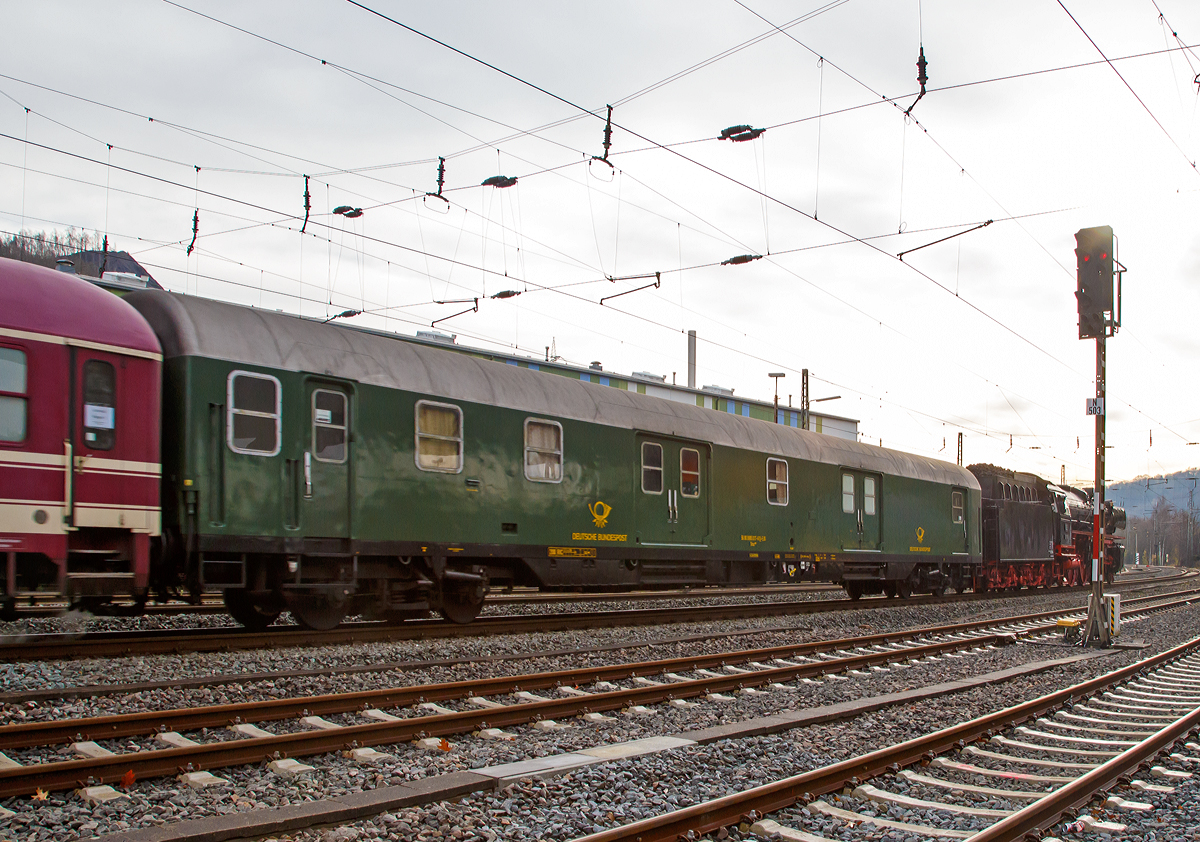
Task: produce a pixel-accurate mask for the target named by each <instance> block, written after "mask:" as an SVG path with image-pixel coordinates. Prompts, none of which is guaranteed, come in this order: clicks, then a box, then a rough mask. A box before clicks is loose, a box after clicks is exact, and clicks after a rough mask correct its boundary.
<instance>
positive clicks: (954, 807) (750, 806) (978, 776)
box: [579, 638, 1200, 842]
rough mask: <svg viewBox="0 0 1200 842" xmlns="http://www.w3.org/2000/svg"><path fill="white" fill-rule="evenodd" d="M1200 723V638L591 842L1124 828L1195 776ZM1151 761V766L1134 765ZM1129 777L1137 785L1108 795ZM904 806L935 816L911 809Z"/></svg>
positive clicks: (819, 839)
mask: <svg viewBox="0 0 1200 842" xmlns="http://www.w3.org/2000/svg"><path fill="white" fill-rule="evenodd" d="M1029 723H1033V724H1029ZM1198 726H1200V638H1197V639H1194V640H1192V641H1190V642H1188V643H1186V644H1183V645H1181V646H1177V647H1175V648H1173V649H1170V650H1168V651H1166V652H1163V653H1160V654H1159V655H1156V656H1153V657H1151V658H1147V659H1145V660H1143V661H1139V662H1137V663H1134V664H1131V665H1129V666H1126V667H1123V668H1120V669H1117V670H1114V671H1112V672H1110V673H1107V674H1106V675H1102V676H1100V677H1098V678H1094V679H1091V680H1089V681H1084V682H1081V683H1080V684H1077V685H1074V686H1072V687H1067V688H1065V689H1062V690H1058V691H1056V692H1053V693H1049V694H1046V695H1044V696H1042V697H1040V698H1037V699H1034V700H1032V701H1029V702H1026V703H1023V704H1019V705H1016V706H1014V707H1010V708H1007V709H1005V710H1002V711H998V712H996V713H993V714H990V715H987V716H982V717H979V718H976V719H973V720H971V721H969V722H964V723H961V724H958V725H954V726H951V727H948V728H944V729H942V730H940V731H937V732H935V733H932V734H928V735H926V736H923V737H919V738H917V739H913V740H909V741H907V742H904V743H900V744H898V745H894V746H891V747H888V748H885V749H881V750H878V751H874V752H871V753H869V754H865V755H861V756H858V757H855V758H851V759H849V760H846V761H843V762H840V763H835V764H832V765H829V766H826V767H823V768H820V769H815V770H812V771H809V772H805V773H803V774H800V775H795V776H793V777H790V778H786V779H783V780H779V781H776V782H774V783H769V784H766V785H764V786H760V787H756V788H754V789H751V790H747V791H745V792H741V793H737V794H734V795H730V796H727V797H724V798H720V799H716V800H713V801H707V802H704V803H700V804H696V805H693V806H690V807H686V808H683V809H680V810H677V811H675V812H672V813H667V814H663V815H660V816H656V817H654V818H651V819H646V820H643V821H640V822H636V823H634V824H630V825H626V826H623V827H618V828H613V829H610V830H605V831H602V832H599V833H594V834H592V835H589V836H586V837H582V838H581V839H580V840H579V842H633V841H634V840H637V842H667V841H668V840H670V842H675V840H684V839H698V838H699V837H700V836H701V835H703V834H705V833H712V832H714V831H719V830H720V829H721V828H724V827H728V826H733V825H741V826H742V828H743V830H748V831H751V832H753V833H754V834H756V835H757V836H758V837H761V838H768V839H781V840H792V842H825V840H831V839H837V840H840V841H841V842H854V840H859V839H862V840H867V839H878V838H880V834H884V833H889V832H894V833H896V834H897V835H898V836H899V835H903V836H904V838H910V835H911V836H912V837H920V838H935V839H970V840H972V842H1017V840H1023V839H1040V838H1042V835H1043V834H1046V833H1049V832H1051V830H1052V829H1053V828H1054V826H1055V825H1056V824H1057V823H1058V822H1060V821H1062V820H1064V818H1065V819H1066V820H1067V821H1070V822H1071V829H1072V830H1074V831H1084V830H1091V831H1099V832H1101V833H1105V834H1109V833H1120V832H1121V831H1123V830H1124V829H1125V828H1124V826H1123V825H1122V824H1121V822H1120V819H1119V816H1120V814H1121V813H1122V812H1123V811H1125V812H1127V811H1143V810H1149V809H1151V808H1152V805H1150V804H1147V803H1144V802H1142V801H1139V800H1138V796H1139V795H1141V796H1142V797H1145V796H1146V795H1148V794H1150V793H1155V794H1171V793H1172V792H1173V788H1174V785H1175V784H1177V783H1178V782H1180V781H1181V780H1186V779H1187V778H1190V777H1191V776H1192V773H1191V772H1189V771H1186V769H1188V768H1191V769H1196V768H1198V767H1200V756H1197V755H1200V744H1197V743H1195V742H1187V743H1186V744H1185V745H1184V746H1183V749H1184V751H1185V752H1190V754H1186V753H1181V752H1173V753H1171V754H1169V755H1167V754H1166V752H1168V751H1170V749H1171V747H1172V746H1174V745H1175V744H1177V743H1178V742H1180V741H1182V740H1185V739H1186V738H1187V737H1188V736H1189V735H1190V734H1192V732H1193V731H1194V730H1195V729H1196V728H1197V727H1198ZM1148 764H1154V765H1148ZM921 766H923V767H925V768H923V769H921V770H920V771H917V767H921ZM1139 770H1142V771H1141V774H1142V775H1143V776H1144V777H1147V778H1149V780H1137V779H1131V778H1132V776H1133V775H1134V774H1136V773H1138V772H1139ZM1118 785H1119V786H1120V789H1121V790H1122V792H1123V795H1122V794H1116V795H1111V796H1107V797H1106V796H1105V795H1102V793H1106V792H1107V791H1109V790H1110V789H1112V788H1114V787H1118ZM837 793H842V794H841V795H838V794H837ZM1097 799H1099V802H1097ZM1090 803H1095V807H1094V809H1093V810H1091V811H1088V812H1084V813H1082V814H1079V815H1078V818H1076V815H1077V813H1076V811H1078V810H1079V808H1081V807H1083V806H1085V805H1088V804H1090ZM985 804H987V805H989V806H984V805H985ZM895 811H903V812H904V813H907V814H908V815H909V816H913V815H915V816H917V817H920V819H921V822H920V823H917V822H914V821H907V820H906V821H897V820H896V819H894V818H892V816H891V815H890V814H891V813H893V812H895ZM1092 813H1108V814H1109V818H1108V819H1103V818H1102V819H1097V818H1095V817H1094V816H1093V815H1092ZM1127 814H1128V812H1127ZM825 834H828V835H825ZM1027 834H1028V835H1027Z"/></svg>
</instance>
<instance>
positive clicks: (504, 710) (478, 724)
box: [0, 600, 1187, 798]
mask: <svg viewBox="0 0 1200 842" xmlns="http://www.w3.org/2000/svg"><path fill="white" fill-rule="evenodd" d="M1186 601H1187V600H1181V601H1179V603H1167V604H1165V605H1156V606H1147V607H1144V608H1142V609H1139V611H1153V610H1161V609H1164V608H1167V607H1171V605H1174V604H1180V603H1182V602H1186ZM1056 613H1060V614H1061V613H1064V612H1056ZM980 622H986V621H980ZM977 624H978V623H972V624H958V625H977ZM992 624H993V625H1000V623H998V622H995V621H993V623H992ZM1045 628H1046V627H1045V626H1044V627H1040V628H1035V629H1029V630H1027V632H1026V633H1029V634H1032V633H1035V632H1037V631H1044V630H1045ZM938 631H940V632H942V633H945V632H944V630H942V629H939V630H938ZM904 634H905V633H892V634H890V635H875V636H871V638H868V639H874V640H876V645H878V642H881V641H882V639H884V638H887V637H892V638H897V637H903V636H904ZM909 634H911V633H909ZM1013 638H1014V635H1012V634H994V635H983V636H979V637H974V638H955V639H951V640H944V641H939V642H936V643H931V644H926V645H924V646H917V647H912V648H908V649H897V650H888V651H882V652H872V653H868V654H865V655H856V656H852V657H846V658H838V659H833V660H827V661H817V662H813V663H807V664H799V665H794V666H783V667H776V668H772V669H765V670H755V671H753V672H748V673H738V674H735V675H730V676H720V677H707V678H702V679H693V680H689V681H679V682H671V683H666V684H654V685H650V686H644V687H636V688H631V689H627V690H615V691H611V692H606V693H592V694H589V695H587V696H583V697H570V698H566V699H548V700H545V701H536V702H522V703H520V704H515V705H504V706H502V707H498V708H487V709H483V710H471V711H461V712H457V713H448V714H437V715H433V716H420V717H412V718H408V719H401V720H398V721H395V722H384V723H373V724H366V725H351V726H345V727H341V728H337V729H330V730H322V731H305V732H299V733H294V734H285V735H280V736H275V737H261V738H253V739H245V740H233V741H227V742H220V743H209V744H201V745H198V746H194V747H185V748H173V749H160V750H155V751H144V752H136V753H131V754H120V755H112V756H108V757H101V758H89V759H81V760H70V761H62V762H57V763H47V764H40V765H36V766H28V767H18V768H13V769H0V798H7V797H11V796H14V795H26V794H29V793H31V792H35V791H36V790H37V789H39V788H40V789H46V790H52V789H67V788H71V787H76V786H82V785H84V784H86V783H88V782H89V781H91V782H114V781H118V780H120V779H121V778H122V777H124V775H125V774H127V773H128V772H130V771H132V772H133V773H134V776H135V777H136V778H146V777H157V776H163V775H169V774H174V773H176V772H181V771H197V770H205V769H214V768H220V767H223V766H231V765H242V764H246V763H257V762H260V761H263V760H269V759H272V758H278V757H288V756H290V757H298V756H307V755H312V754H323V753H326V752H330V751H339V750H345V749H350V748H356V747H359V746H360V745H371V744H373V745H382V744H389V743H397V742H408V741H411V740H414V739H420V738H423V737H428V736H434V737H436V736H447V735H451V734H458V733H463V732H464V731H471V730H475V729H482V728H487V727H503V726H505V725H520V724H526V723H529V722H532V721H536V720H540V719H557V718H563V717H571V716H578V715H580V714H582V713H589V712H593V711H602V710H614V709H618V708H622V707H626V706H629V705H638V704H656V703H661V702H665V701H670V700H672V699H684V698H690V697H694V696H700V695H706V694H709V693H720V692H723V691H734V690H740V689H743V688H745V687H747V686H756V685H762V684H770V683H773V682H782V681H790V680H795V679H799V678H806V677H812V676H821V675H825V674H827V673H829V672H842V671H845V670H851V669H858V668H862V667H869V666H877V665H884V664H888V663H893V662H895V661H901V660H910V659H919V658H923V657H928V656H929V655H936V654H940V653H943V652H950V651H954V650H957V649H966V648H973V647H978V646H986V645H995V644H1001V643H1005V642H1011V641H1012V640H1013ZM854 640H855V639H852V640H850V641H844V643H846V644H849V643H851V642H854ZM857 642H858V644H859V645H860V646H861V645H865V643H864V639H863V638H859V639H857ZM804 646H810V647H814V646H815V647H820V646H825V647H828V646H829V642H812V643H809V644H798V645H792V646H787V647H772V648H771V649H766V650H745V651H744V652H742V653H722V654H717V655H711V656H700V658H684V659H672V660H671V661H660V662H654V663H647V664H623V665H617V666H614V667H607V668H606V667H599V668H596V667H593V668H587V669H583V670H577V671H569V672H560V673H548V674H545V675H532V676H512V677H506V678H498V679H488V680H485V681H483V682H454V683H447V684H443V685H427V686H425V687H412V688H399V689H396V690H381V691H367V692H366V693H365V694H352V695H353V697H354V707H353V708H352V709H361V708H362V707H364V706H368V705H369V704H370V702H369V701H367V702H366V704H364V698H362V697H371V696H373V697H374V700H375V703H376V704H380V705H388V704H389V703H388V702H387V701H386V699H388V698H395V699H396V700H397V701H394V702H391V706H395V705H396V704H399V703H405V704H411V703H412V702H414V701H418V700H421V699H422V698H424V699H425V700H428V699H430V698H431V697H432V698H441V699H447V698H460V697H462V696H463V695H466V694H467V693H473V694H479V695H488V694H493V695H494V694H497V693H504V692H515V691H516V690H518V689H529V688H530V687H533V688H535V689H544V688H546V687H554V686H561V685H562V684H563V683H564V682H563V680H562V676H563V675H567V674H571V673H574V675H575V677H576V678H577V679H578V683H584V682H591V681H596V680H603V676H604V675H605V672H604V671H605V670H615V671H619V672H618V673H613V674H612V675H613V677H629V676H632V675H640V674H659V673H661V672H663V671H664V664H671V663H674V664H675V665H676V668H679V669H690V668H698V665H699V662H701V661H703V662H706V663H708V664H709V665H723V663H724V662H726V661H728V660H732V659H734V657H735V655H742V656H746V655H748V656H749V657H754V658H764V657H771V656H772V653H778V652H783V651H788V652H792V653H793V657H794V656H795V654H794V653H795V651H796V650H797V649H798V648H800V647H804ZM722 659H724V660H722ZM691 664H696V665H697V666H696V667H692V666H689V665H691ZM439 688H440V690H439ZM437 692H445V693H448V694H453V695H443V696H437V695H435V694H436V693H437ZM418 693H421V695H416V694H418ZM389 694H395V695H394V696H390V695H389ZM348 695H349V694H348ZM346 698H347V696H342V697H341V698H340V699H339V697H338V696H337V695H333V696H325V697H312V698H310V699H308V700H284V702H285V703H289V704H291V705H293V708H294V706H295V704H296V702H297V701H306V702H308V703H309V704H308V706H307V707H305V708H304V709H302V710H301V711H299V712H300V713H308V714H311V713H313V712H314V711H315V712H317V713H320V712H326V713H335V712H345V711H346V710H347V709H348V708H347V706H346ZM272 703H273V702H272V701H267V702H264V703H249V704H248V705H242V706H234V707H242V708H244V709H247V712H250V713H253V714H254V715H253V716H250V717H247V718H248V719H253V720H255V721H264V717H263V716H261V715H259V712H258V711H257V710H255V708H256V707H257V706H261V707H262V709H263V710H264V711H266V710H269V709H270V706H271V705H272ZM327 704H330V705H333V706H334V707H332V708H327V707H323V706H324V705H327ZM230 707H231V706H222V709H221V710H220V712H219V713H218V709H216V708H208V709H206V708H199V709H191V710H184V711H179V712H174V713H178V714H181V715H191V714H195V716H196V717H197V718H194V719H189V720H187V721H186V723H185V724H183V725H177V727H180V728H188V729H194V728H199V727H219V726H224V725H229V724H234V720H231V719H230V718H229V717H228V709H229V708H230ZM169 713H172V712H149V713H145V714H134V715H133V718H134V719H136V720H137V721H139V722H140V723H141V728H142V730H141V731H138V732H137V733H147V731H146V730H145V727H146V725H147V724H155V719H154V718H155V717H156V716H157V717H160V718H162V717H164V716H165V715H166V714H169ZM295 713H297V711H295V710H294V709H293V710H291V711H290V712H288V713H286V714H283V715H295ZM221 714H224V718H223V717H222V715H221ZM97 719H98V720H105V719H107V720H112V719H119V717H118V718H114V717H101V718H97ZM78 722H80V720H77V721H76V723H62V724H63V725H65V726H66V729H67V730H68V731H71V730H73V728H72V725H74V724H77V723H78ZM107 724H108V725H112V723H111V722H109V723H107ZM157 724H158V725H160V726H163V725H165V723H162V722H159V723H157ZM57 725H59V723H53V722H51V723H34V724H33V728H32V730H38V731H41V733H43V734H48V733H51V732H52V730H53V728H54V727H55V726H57ZM30 727H31V726H6V727H5V728H4V729H0V731H6V732H7V735H8V737H9V738H10V739H11V738H13V735H14V734H17V733H19V732H20V730H21V729H25V728H30ZM104 727H105V726H104V725H103V724H102V725H100V732H99V733H97V734H95V735H91V734H76V735H75V736H77V737H85V736H94V737H95V738H97V739H106V738H113V737H116V736H120V735H119V734H117V733H114V732H112V731H105V730H104ZM169 730H174V729H169ZM126 735H127V734H126ZM41 742H43V743H44V742H45V741H44V740H43V741H41Z"/></svg>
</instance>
